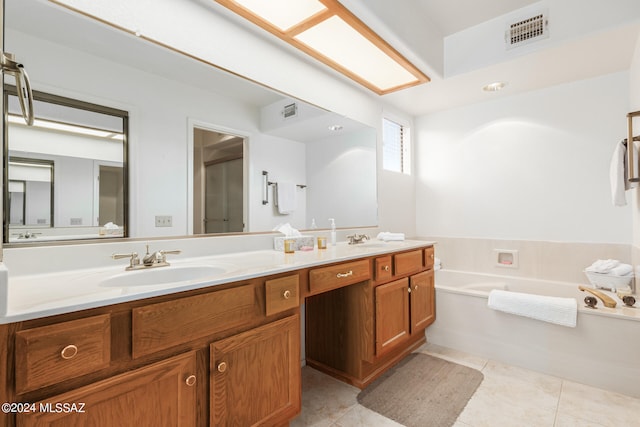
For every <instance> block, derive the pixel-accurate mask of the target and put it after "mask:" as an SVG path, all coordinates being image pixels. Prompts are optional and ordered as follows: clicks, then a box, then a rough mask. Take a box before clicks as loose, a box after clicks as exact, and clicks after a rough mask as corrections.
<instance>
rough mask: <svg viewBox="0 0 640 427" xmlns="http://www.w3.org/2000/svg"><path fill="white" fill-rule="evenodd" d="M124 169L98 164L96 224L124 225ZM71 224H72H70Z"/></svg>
mask: <svg viewBox="0 0 640 427" xmlns="http://www.w3.org/2000/svg"><path fill="white" fill-rule="evenodd" d="M123 173H124V169H123V168H122V167H117V166H105V165H99V176H98V224H99V225H105V224H106V223H108V222H112V223H114V224H116V225H119V226H120V227H122V226H123V225H124V176H123ZM72 225H73V224H72Z"/></svg>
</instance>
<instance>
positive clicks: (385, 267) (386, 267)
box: [382, 265, 390, 271]
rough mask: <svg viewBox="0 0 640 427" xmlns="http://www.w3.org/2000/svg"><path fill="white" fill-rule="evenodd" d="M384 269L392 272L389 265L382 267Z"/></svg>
mask: <svg viewBox="0 0 640 427" xmlns="http://www.w3.org/2000/svg"><path fill="white" fill-rule="evenodd" d="M382 269H383V270H384V271H389V270H390V268H389V266H388V265H385V266H384V267H382Z"/></svg>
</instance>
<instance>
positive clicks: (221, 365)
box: [218, 362, 227, 373]
mask: <svg viewBox="0 0 640 427" xmlns="http://www.w3.org/2000/svg"><path fill="white" fill-rule="evenodd" d="M226 370H227V362H220V363H218V372H220V373H223V372H225V371H226Z"/></svg>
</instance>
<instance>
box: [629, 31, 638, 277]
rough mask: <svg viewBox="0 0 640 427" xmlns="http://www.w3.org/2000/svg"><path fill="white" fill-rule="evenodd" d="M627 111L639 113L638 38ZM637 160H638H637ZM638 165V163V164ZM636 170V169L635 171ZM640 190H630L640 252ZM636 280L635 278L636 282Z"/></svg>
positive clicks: (631, 72)
mask: <svg viewBox="0 0 640 427" xmlns="http://www.w3.org/2000/svg"><path fill="white" fill-rule="evenodd" d="M629 111H630V112H631V111H640V36H638V40H637V41H636V50H635V54H634V56H633V61H632V63H631V68H630V69H629ZM633 129H634V132H633V133H634V136H637V135H640V117H636V118H635V119H633ZM637 160H638V159H637ZM638 164H640V162H638ZM636 170H638V169H636ZM639 192H640V189H636V190H632V191H630V192H629V193H632V194H633V199H632V200H633V202H632V206H633V208H632V212H633V245H634V246H635V247H636V248H638V249H639V250H640V193H639ZM636 256H637V257H638V258H637V259H635V260H634V263H635V264H636V265H637V264H638V263H640V253H637V254H636ZM637 280H638V279H637V278H636V281H637Z"/></svg>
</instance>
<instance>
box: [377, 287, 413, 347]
mask: <svg viewBox="0 0 640 427" xmlns="http://www.w3.org/2000/svg"><path fill="white" fill-rule="evenodd" d="M408 286H409V280H408V279H407V278H404V279H400V280H396V281H393V282H391V283H387V284H385V285H381V286H377V287H376V288H375V290H376V354H377V355H378V356H379V355H381V354H383V353H385V352H386V351H388V350H389V349H391V348H393V347H394V346H396V345H398V344H400V343H402V342H405V341H406V340H407V339H408V338H409V293H408Z"/></svg>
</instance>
